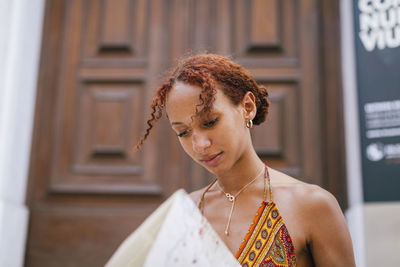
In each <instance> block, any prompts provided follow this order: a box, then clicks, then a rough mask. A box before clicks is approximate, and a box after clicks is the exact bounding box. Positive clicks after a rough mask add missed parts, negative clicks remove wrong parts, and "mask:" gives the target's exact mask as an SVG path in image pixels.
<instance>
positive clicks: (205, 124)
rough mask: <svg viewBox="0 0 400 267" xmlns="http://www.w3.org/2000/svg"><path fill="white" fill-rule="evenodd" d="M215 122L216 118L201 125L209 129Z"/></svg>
mask: <svg viewBox="0 0 400 267" xmlns="http://www.w3.org/2000/svg"><path fill="white" fill-rule="evenodd" d="M217 121H218V118H215V119H213V120H211V121H208V122H205V123H203V125H204V126H205V127H208V128H210V127H212V126H214V125H215V123H217Z"/></svg>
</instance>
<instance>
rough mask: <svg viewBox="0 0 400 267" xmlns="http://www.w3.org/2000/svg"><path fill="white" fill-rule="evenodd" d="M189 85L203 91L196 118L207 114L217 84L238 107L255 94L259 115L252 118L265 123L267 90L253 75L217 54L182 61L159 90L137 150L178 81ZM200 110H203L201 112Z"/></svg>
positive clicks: (201, 55) (267, 102) (257, 122)
mask: <svg viewBox="0 0 400 267" xmlns="http://www.w3.org/2000/svg"><path fill="white" fill-rule="evenodd" d="M177 81H180V82H183V83H187V84H190V85H193V86H199V87H200V88H202V90H201V92H200V94H199V100H200V104H198V105H197V106H196V114H195V115H203V114H208V113H209V112H210V111H211V109H212V105H213V103H214V100H215V94H216V89H215V88H216V85H217V84H218V85H220V86H222V88H221V89H222V91H223V92H224V94H225V95H226V96H228V98H229V99H230V100H231V101H232V102H233V104H235V105H238V104H239V103H240V102H241V101H242V99H243V97H244V95H245V94H246V92H248V91H250V92H252V93H253V94H254V96H255V100H256V107H257V113H256V116H255V118H254V119H253V123H254V124H255V125H259V124H260V123H262V122H264V121H265V119H266V116H267V114H268V109H269V106H270V102H269V100H268V92H267V89H266V88H265V87H264V86H262V85H259V84H257V82H256V81H255V79H254V78H253V77H252V76H251V75H250V73H249V72H248V71H247V70H246V69H244V68H243V67H242V66H240V65H239V64H237V63H235V62H233V61H232V60H230V59H228V58H226V57H223V56H220V55H215V54H200V55H196V56H191V57H188V58H186V59H184V60H183V61H181V62H180V63H179V64H178V66H177V67H176V68H175V69H174V70H173V72H172V74H171V75H170V76H169V78H167V81H166V82H164V83H163V84H162V85H161V86H160V87H159V88H158V89H157V90H156V93H155V95H154V97H153V101H152V104H151V110H152V111H151V114H150V118H149V119H148V120H147V125H148V127H147V129H146V132H145V134H144V135H143V136H142V138H141V139H140V140H139V142H138V143H137V145H136V148H137V149H139V148H140V146H141V145H142V144H143V142H144V141H145V140H146V138H147V136H148V135H149V134H150V130H151V129H152V128H153V126H154V124H155V122H156V121H157V120H158V119H159V118H161V116H162V113H163V109H164V107H165V101H166V97H167V94H168V92H169V91H170V90H171V89H172V88H173V86H174V84H175V83H176V82H177ZM199 108H200V109H199Z"/></svg>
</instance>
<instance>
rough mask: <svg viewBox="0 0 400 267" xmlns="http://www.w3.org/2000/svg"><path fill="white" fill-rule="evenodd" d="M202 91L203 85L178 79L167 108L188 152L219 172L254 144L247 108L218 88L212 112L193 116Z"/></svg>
mask: <svg viewBox="0 0 400 267" xmlns="http://www.w3.org/2000/svg"><path fill="white" fill-rule="evenodd" d="M200 92H201V89H200V87H197V86H193V85H189V84H186V83H182V82H177V83H176V84H175V86H174V87H173V88H172V90H171V91H170V92H169V93H168V96H167V100H166V111H167V114H168V118H169V121H170V123H171V126H172V129H173V130H174V131H175V132H176V134H177V135H178V138H179V141H180V143H181V145H182V147H183V149H184V150H185V152H186V153H187V154H188V155H189V156H190V157H191V158H192V159H193V160H194V161H196V162H197V163H199V164H200V165H202V166H204V167H205V168H207V169H208V170H209V171H210V172H211V173H214V174H216V175H218V174H222V173H224V172H225V171H227V170H230V169H231V168H232V167H233V166H234V165H235V163H236V162H237V161H238V160H240V159H241V157H242V155H243V154H244V152H245V150H246V148H247V147H249V145H250V144H251V140H250V134H249V131H248V129H247V128H246V126H245V122H246V118H247V116H248V112H247V111H246V109H245V105H244V104H242V103H239V105H234V104H233V103H232V102H231V101H230V99H229V98H228V97H227V96H226V95H225V94H224V93H223V92H222V91H221V90H220V89H217V93H216V95H215V101H214V103H213V108H212V110H211V113H210V116H209V117H208V118H207V116H205V118H201V117H199V116H194V115H195V114H196V105H198V104H199V103H200V100H199V94H200ZM199 108H201V107H199ZM250 119H252V117H250Z"/></svg>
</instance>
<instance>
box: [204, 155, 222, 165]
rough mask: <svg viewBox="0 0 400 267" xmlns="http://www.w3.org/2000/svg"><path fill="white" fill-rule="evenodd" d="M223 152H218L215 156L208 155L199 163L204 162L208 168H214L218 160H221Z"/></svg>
mask: <svg viewBox="0 0 400 267" xmlns="http://www.w3.org/2000/svg"><path fill="white" fill-rule="evenodd" d="M222 153H223V152H219V153H216V154H212V155H208V156H205V157H203V158H201V159H200V161H201V162H204V163H205V164H206V165H208V166H215V165H217V164H218V162H219V159H220V158H221V155H222Z"/></svg>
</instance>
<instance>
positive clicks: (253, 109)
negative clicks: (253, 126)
mask: <svg viewBox="0 0 400 267" xmlns="http://www.w3.org/2000/svg"><path fill="white" fill-rule="evenodd" d="M241 106H242V108H243V112H244V114H243V115H244V118H245V119H246V120H252V119H254V117H255V116H256V113H257V106H256V97H255V96H254V94H253V93H252V92H250V91H248V92H247V93H246V94H245V95H244V97H243V99H242V103H241Z"/></svg>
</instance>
